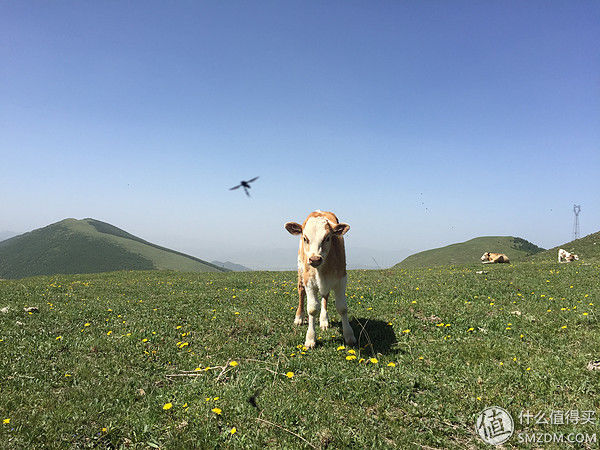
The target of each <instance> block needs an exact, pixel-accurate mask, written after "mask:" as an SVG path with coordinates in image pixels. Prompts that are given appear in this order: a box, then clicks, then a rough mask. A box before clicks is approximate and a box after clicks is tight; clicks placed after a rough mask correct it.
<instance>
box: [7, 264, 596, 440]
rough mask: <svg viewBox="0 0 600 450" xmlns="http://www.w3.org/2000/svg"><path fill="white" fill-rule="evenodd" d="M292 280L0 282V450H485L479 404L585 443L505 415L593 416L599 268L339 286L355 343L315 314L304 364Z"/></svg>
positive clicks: (395, 277) (212, 276) (409, 273)
mask: <svg viewBox="0 0 600 450" xmlns="http://www.w3.org/2000/svg"><path fill="white" fill-rule="evenodd" d="M482 269H484V270H486V271H487V272H488V273H487V274H477V273H476V271H477V270H482ZM295 276H296V275H295V273H292V272H249V273H194V274H181V273H173V272H156V271H139V272H112V273H104V274H91V275H90V274H88V275H64V276H45V277H35V278H26V279H21V280H2V281H0V308H4V307H8V308H9V309H8V312H5V313H0V421H1V422H0V447H1V448H41V447H44V448H84V447H100V448H119V447H124V448H169V449H171V448H175V449H177V448H246V447H253V448H256V447H268V448H327V447H328V448H382V447H384V448H394V447H397V448H419V447H420V446H425V447H426V448H485V447H486V444H484V443H483V442H482V441H481V440H480V439H479V437H478V436H477V434H476V432H475V429H474V422H475V416H476V415H477V414H478V413H479V412H480V411H481V410H482V409H483V408H485V407H486V406H490V405H497V406H501V407H504V408H505V409H507V410H508V411H509V412H510V413H511V414H512V415H513V418H514V419H515V423H516V431H520V430H521V431H522V430H528V431H539V432H552V431H559V432H561V433H569V432H589V433H591V432H595V430H596V429H597V426H596V425H592V424H577V425H563V426H552V425H533V424H532V425H528V426H527V425H520V424H519V422H518V415H519V412H521V411H522V410H528V411H532V412H536V413H546V414H549V413H550V412H551V411H552V410H564V411H566V410H573V409H577V410H580V411H592V410H593V411H596V410H598V409H599V407H600V400H599V397H598V394H599V391H600V383H599V375H600V372H596V371H592V372H590V371H588V370H587V369H586V365H587V363H588V361H590V360H593V359H600V347H599V342H600V328H599V322H598V319H599V316H598V305H600V299H599V298H598V297H599V295H600V281H599V280H600V265H598V264H592V265H584V264H581V263H577V264H561V265H558V264H556V263H543V262H542V263H537V264H533V263H517V264H513V265H498V266H492V265H486V266H482V265H468V266H446V267H437V268H429V269H394V270H387V271H352V272H350V273H349V282H348V291H347V295H348V303H349V308H350V317H351V320H352V322H351V323H352V326H353V328H354V331H355V334H356V336H357V338H359V344H358V345H357V346H356V347H354V348H347V347H345V346H344V345H343V339H342V336H341V329H340V324H339V316H337V313H336V312H335V309H334V307H333V306H334V305H333V302H331V304H330V308H331V309H330V311H329V312H330V319H331V322H332V323H333V326H332V327H331V328H330V329H329V330H327V331H321V330H318V332H317V335H318V336H319V338H318V345H317V347H316V348H315V349H313V350H310V351H305V350H304V349H303V348H302V343H303V342H304V334H305V332H306V326H303V327H295V326H294V325H293V319H294V308H295V306H296V305H297V293H296V279H295ZM31 306H36V307H38V308H39V312H31V313H28V312H25V311H24V308H25V307H31ZM505 446H506V447H513V446H514V447H516V446H519V447H522V446H523V445H522V444H518V443H517V441H516V440H515V439H514V437H513V439H512V440H511V441H509V442H507V443H506V444H505ZM582 446H583V447H585V445H582Z"/></svg>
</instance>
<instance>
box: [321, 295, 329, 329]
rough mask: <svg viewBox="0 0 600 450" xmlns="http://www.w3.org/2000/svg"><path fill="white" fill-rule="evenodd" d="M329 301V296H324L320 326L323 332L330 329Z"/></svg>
mask: <svg viewBox="0 0 600 450" xmlns="http://www.w3.org/2000/svg"><path fill="white" fill-rule="evenodd" d="M328 299H329V294H327V295H324V296H323V298H322V299H321V315H320V316H319V326H320V327H321V330H326V329H328V328H329V316H328V315H327V300H328Z"/></svg>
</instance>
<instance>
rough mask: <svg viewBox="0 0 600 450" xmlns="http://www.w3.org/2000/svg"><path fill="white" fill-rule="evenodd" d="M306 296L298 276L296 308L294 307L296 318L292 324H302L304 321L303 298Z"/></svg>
mask: <svg viewBox="0 0 600 450" xmlns="http://www.w3.org/2000/svg"><path fill="white" fill-rule="evenodd" d="M305 298H306V289H305V288H304V285H303V284H302V280H301V279H300V277H298V309H296V318H295V319H294V325H302V324H303V323H304V299H305Z"/></svg>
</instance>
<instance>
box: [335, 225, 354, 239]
mask: <svg viewBox="0 0 600 450" xmlns="http://www.w3.org/2000/svg"><path fill="white" fill-rule="evenodd" d="M349 229H350V225H348V224H347V223H338V224H337V225H336V226H334V227H333V233H334V234H337V235H338V236H342V235H344V234H346V233H347V232H348V230H349Z"/></svg>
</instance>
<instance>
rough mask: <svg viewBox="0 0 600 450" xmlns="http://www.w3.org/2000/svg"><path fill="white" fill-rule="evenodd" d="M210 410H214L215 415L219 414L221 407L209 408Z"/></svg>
mask: <svg viewBox="0 0 600 450" xmlns="http://www.w3.org/2000/svg"><path fill="white" fill-rule="evenodd" d="M211 411H212V412H214V413H215V414H216V415H217V416H220V415H221V412H222V411H221V408H213V409H211Z"/></svg>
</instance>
